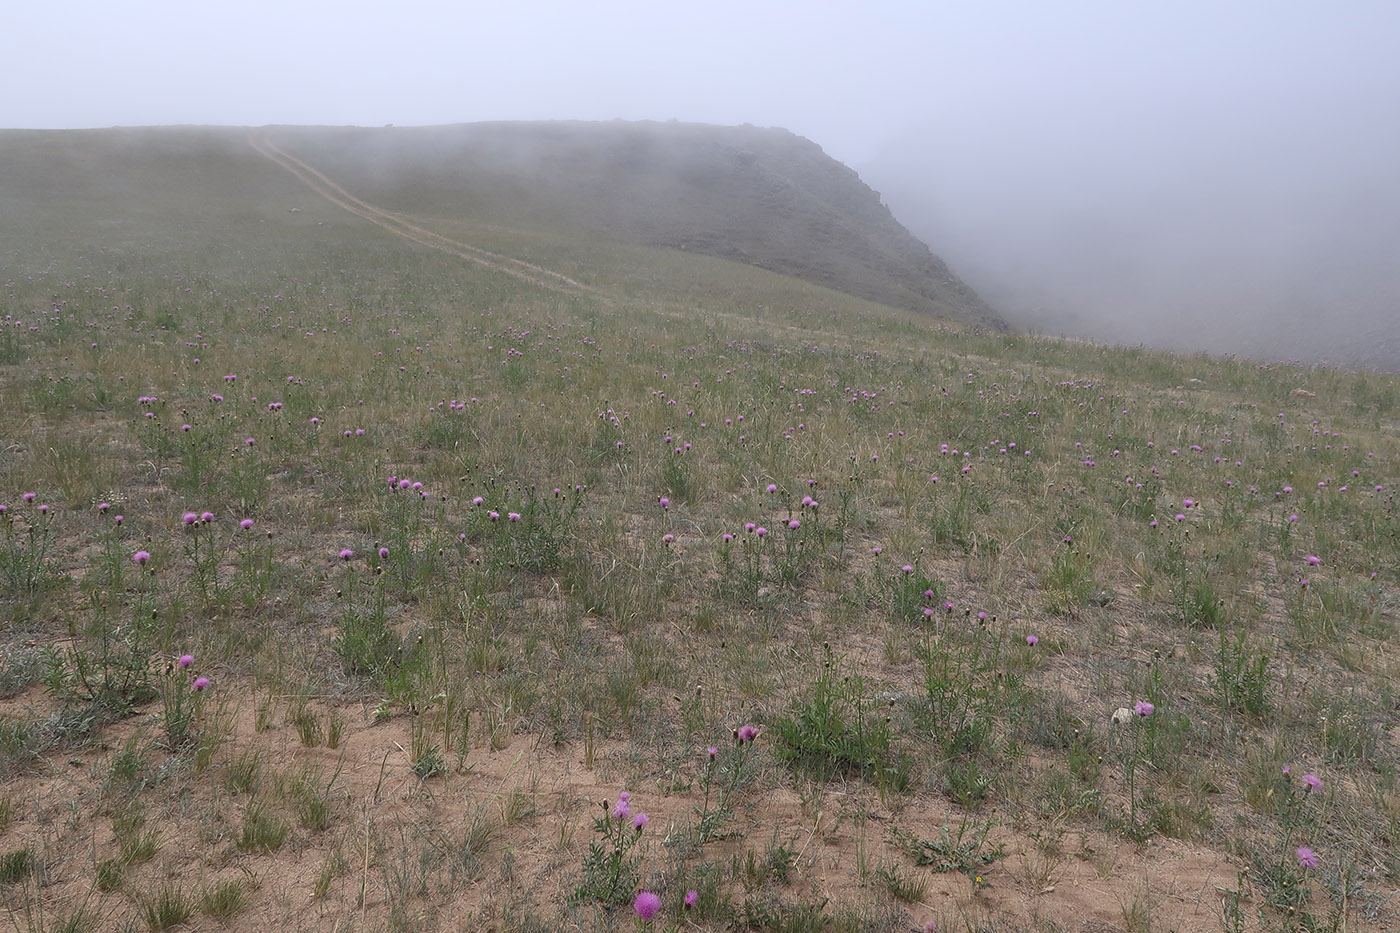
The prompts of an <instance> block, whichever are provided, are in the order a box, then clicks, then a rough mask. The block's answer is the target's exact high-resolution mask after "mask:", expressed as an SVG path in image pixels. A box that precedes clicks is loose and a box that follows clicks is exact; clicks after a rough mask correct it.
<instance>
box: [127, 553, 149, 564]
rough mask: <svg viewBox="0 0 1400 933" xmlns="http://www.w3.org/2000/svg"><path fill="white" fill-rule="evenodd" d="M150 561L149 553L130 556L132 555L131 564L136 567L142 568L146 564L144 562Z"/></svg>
mask: <svg viewBox="0 0 1400 933" xmlns="http://www.w3.org/2000/svg"><path fill="white" fill-rule="evenodd" d="M150 559H151V552H150V551H137V552H136V553H135V554H132V555H131V562H132V563H133V564H136V565H137V566H138V567H139V566H143V565H144V564H145V563H146V561H148V560H150Z"/></svg>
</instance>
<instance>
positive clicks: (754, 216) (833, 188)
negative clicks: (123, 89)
mask: <svg viewBox="0 0 1400 933" xmlns="http://www.w3.org/2000/svg"><path fill="white" fill-rule="evenodd" d="M258 141H265V142H267V143H271V144H272V145H274V146H275V147H277V149H278V151H281V152H285V153H286V154H287V155H289V156H291V157H293V158H295V159H299V160H302V161H303V162H304V164H305V166H306V167H307V168H308V169H313V170H315V171H317V172H320V173H323V175H324V176H325V178H326V179H327V180H328V181H329V182H332V183H334V184H336V185H339V186H341V188H342V189H343V190H344V192H345V193H347V194H348V195H350V196H353V197H355V198H360V199H363V200H364V201H365V202H368V203H369V204H371V205H373V206H374V207H375V208H378V209H382V210H384V211H389V212H393V213H395V214H398V215H404V216H407V217H411V218H415V219H418V220H421V221H422V222H424V223H427V224H429V225H430V226H434V227H437V228H440V229H444V230H461V231H467V232H463V233H460V234H458V235H460V236H463V237H466V238H467V239H468V240H469V239H470V237H471V235H472V234H471V232H470V230H469V229H468V228H471V229H472V230H476V231H478V232H479V231H481V230H483V229H486V228H490V229H491V230H493V231H514V232H515V233H517V234H522V236H520V237H518V238H517V239H518V245H517V247H516V248H517V249H518V250H519V251H521V252H523V253H524V254H525V255H521V256H517V257H516V258H519V259H521V260H525V259H528V258H529V254H530V251H531V249H532V245H531V241H530V237H531V236H534V237H539V236H545V235H547V236H549V237H551V238H553V239H554V240H555V241H560V240H569V239H571V240H572V241H573V242H574V243H578V244H588V243H606V242H616V243H626V244H638V245H643V246H648V247H662V248H666V249H673V250H677V251H685V252H690V253H698V254H707V255H712V256H717V257H721V258H725V259H730V260H736V261H739V262H743V263H746V264H748V265H751V266H755V267H758V268H762V269H766V270H770V271H773V272H778V273H783V274H787V275H791V276H794V277H797V278H801V279H804V280H806V281H809V282H812V283H815V284H819V285H822V286H825V287H827V288H831V289H834V290H837V291H841V292H845V293H846V294H849V295H853V296H856V297H859V298H864V299H867V300H870V301H875V302H878V303H881V304H886V305H890V306H894V307H899V308H906V309H911V310H917V311H923V312H928V313H932V314H936V315H939V316H942V317H947V318H951V319H957V320H962V321H968V322H972V323H976V324H979V325H986V326H991V327H996V328H1002V327H1004V326H1005V325H1004V324H1003V322H1002V321H1001V319H1000V318H999V317H998V316H997V314H996V313H995V312H994V311H993V310H992V309H991V308H990V307H989V306H988V305H987V304H986V303H985V302H983V301H982V300H981V298H979V297H978V295H977V294H976V293H975V292H974V291H973V290H972V289H970V288H968V287H967V286H966V285H965V284H964V283H963V282H962V281H961V280H960V279H959V278H958V277H957V276H956V275H955V274H953V272H952V271H950V270H949V268H948V267H947V265H945V264H944V262H943V261H942V260H941V259H939V258H938V257H937V256H935V255H934V254H933V253H931V252H930V250H929V248H928V246H926V245H925V244H924V243H923V242H922V241H920V240H919V239H918V238H916V237H915V236H914V235H912V234H911V233H910V232H909V231H908V230H906V229H905V228H904V227H903V226H901V225H900V224H899V223H898V222H897V221H896V220H895V219H894V217H893V216H892V215H891V213H890V211H889V209H888V208H887V207H886V206H885V205H884V204H883V203H882V201H881V199H880V197H879V195H878V194H876V193H875V192H874V191H872V190H871V189H870V188H869V187H867V186H866V185H865V184H864V183H862V182H861V180H860V178H859V177H858V176H857V175H856V173H855V172H854V171H853V170H851V169H850V168H848V167H846V166H845V165H842V164H841V163H839V162H837V161H835V160H834V159H832V158H830V157H829V156H827V155H826V154H825V153H824V152H823V151H822V149H821V148H820V147H819V146H817V145H816V144H814V143H812V142H810V141H808V140H806V139H803V138H801V137H798V136H795V135H793V134H791V133H789V132H787V131H784V130H777V129H760V128H756V127H751V126H744V127H719V126H707V125H697V124H681V123H624V122H620V121H619V122H608V123H485V124H466V125H456V126H438V127H414V128H401V127H382V128H373V129H370V128H350V127H264V128H256V129H244V128H230V127H220V128H204V127H166V128H136V129H130V128H127V129H106V130H71V131H69V130H50V131H17V130H12V131H4V132H0V208H3V209H4V211H5V214H6V216H7V218H8V219H9V221H10V222H9V224H7V227H8V228H9V234H10V235H12V236H13V238H14V239H13V240H12V241H11V240H10V238H9V237H7V236H6V235H5V234H3V233H0V248H3V247H4V246H5V245H6V243H7V242H13V244H14V245H13V248H14V249H15V250H16V251H18V252H33V250H34V249H35V248H36V245H37V244H41V243H45V242H47V241H49V240H50V239H52V240H53V241H54V242H58V241H67V242H69V243H70V245H74V246H78V245H81V244H82V243H83V242H90V243H93V244H99V243H103V242H111V239H110V238H111V237H112V236H113V235H114V234H116V235H120V236H121V237H122V238H123V239H124V240H125V241H127V242H130V241H132V240H135V241H138V242H144V243H147V244H149V247H150V248H151V249H153V250H157V251H160V252H169V251H171V250H179V249H182V248H186V249H188V248H193V245H194V244H195V243H199V242H207V243H212V242H216V240H213V239H210V238H212V237H217V236H218V222H219V218H220V217H228V216H231V215H235V214H236V215H238V216H241V217H245V218H247V217H252V216H255V215H256V216H258V217H259V218H260V219H261V222H262V223H264V224H265V225H267V226H269V228H270V229H269V230H268V233H267V235H268V236H269V237H271V236H275V235H281V233H285V232H289V231H287V230H285V229H284V228H287V227H288V226H289V225H294V226H295V225H297V224H300V226H301V227H306V228H307V229H304V230H302V231H301V233H302V235H313V236H317V235H321V231H318V230H312V229H310V228H309V223H308V221H309V215H306V216H307V219H306V220H299V219H297V218H289V217H287V216H286V211H287V210H288V209H290V208H291V207H293V206H295V205H304V206H306V207H307V208H309V207H310V205H311V204H316V205H318V206H319V207H320V208H325V207H326V206H327V204H326V202H325V201H323V200H320V199H319V198H318V197H317V196H316V194H315V192H314V191H313V190H312V189H311V188H309V187H306V186H305V185H304V184H303V183H302V182H301V181H298V179H297V177H295V175H294V173H292V172H289V171H288V170H287V168H286V167H285V166H279V165H278V164H276V163H275V162H274V161H272V160H270V159H269V158H268V157H267V155H266V153H264V152H260V151H259V150H258V149H257V148H255V146H254V143H255V142H258ZM301 209H302V208H301V207H298V208H297V210H301ZM84 237H86V238H87V240H86V241H84V240H83V238H84ZM245 245H249V244H239V245H237V248H239V249H241V248H243V246H245ZM224 246H225V247H227V248H233V247H234V244H227V243H226V244H224Z"/></svg>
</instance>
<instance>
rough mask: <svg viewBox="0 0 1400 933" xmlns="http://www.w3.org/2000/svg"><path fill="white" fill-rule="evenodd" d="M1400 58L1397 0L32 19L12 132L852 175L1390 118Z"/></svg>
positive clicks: (73, 12)
mask: <svg viewBox="0 0 1400 933" xmlns="http://www.w3.org/2000/svg"><path fill="white" fill-rule="evenodd" d="M1397 49H1400V3H1396V2H1394V0H1378V2H1355V0H1353V2H1341V3H1323V2H1321V0H1316V2H1310V3H1299V2H1290V0H1258V2H1255V0H1234V2H1231V0H1215V2H1199V0H1197V2H1191V0H1172V2H1160V0H1159V2H1153V3H1146V2H1134V0H1114V2H1094V3H1090V2H1082V0H1081V2H1076V0H1060V2H1050V0H1022V2H980V0H979V2H971V0H957V2H937V0H936V2H898V3H897V2H868V3H855V2H845V3H834V2H804V3H786V2H763V0H748V2H742V3H736V2H728V0H718V2H716V0H711V2H706V3H687V4H673V3H666V2H664V0H661V2H658V0H650V2H645V3H641V2H614V0H600V2H592V3H585V2H578V0H569V2H540V0H533V2H532V0H523V2H508V0H492V2H470V0H468V2H461V0H457V2H422V0H417V2H415V0H406V2H398V3H386V2H384V0H372V2H363V0H344V2H337V3H321V2H307V0H245V2H243V3H238V4H220V5H217V6H210V5H206V4H192V3H188V2H185V0H180V2H155V0H127V2H122V3H114V2H111V0H70V2H66V3H63V4H58V5H47V6H45V5H42V4H37V3H15V4H11V5H9V9H8V10H7V11H6V14H5V17H4V22H3V23H0V82H3V84H0V86H3V87H4V88H6V92H5V94H4V95H2V96H0V126H4V127H84V126H108V125H118V124H120V125H135V124H168V123H219V124H252V125H257V124H264V123H331V124H343V123H354V124H364V125H377V124H383V123H398V124H422V123H447V122H463V121H474V120H489V119H539V118H572V119H610V118H613V117H623V118H628V119H670V118H673V117H674V118H679V119H681V120H696V121H703V122H720V123H741V122H750V123H755V124H759V125H764V126H775V125H776V126H785V127H788V128H789V129H792V130H794V131H796V132H798V133H801V134H802V135H805V136H809V137H810V138H812V139H814V140H815V141H817V142H818V143H820V144H822V145H823V146H824V147H825V148H826V149H827V150H828V151H829V152H831V153H832V154H833V155H835V156H836V157H837V158H840V159H842V160H844V161H848V162H855V163H859V162H861V161H862V160H864V159H866V158H869V157H870V156H872V155H874V154H875V153H876V152H877V151H879V149H880V148H881V146H882V145H884V144H885V143H886V142H888V141H889V140H890V139H891V138H892V137H894V136H896V135H897V134H898V133H899V131H900V128H901V126H902V125H903V124H906V123H908V122H910V121H916V122H917V121H920V120H923V119H957V118H960V115H961V114H964V113H966V112H968V111H975V112H985V111H987V110H988V109H997V108H1006V109H1008V110H1010V111H1014V112H1017V113H1031V114H1037V115H1039V116H1041V117H1046V118H1050V117H1053V118H1055V119H1063V120H1064V121H1066V124H1067V128H1071V129H1075V130H1083V131H1092V129H1093V128H1094V127H1095V126H1096V125H1098V124H1099V123H1100V122H1101V121H1124V120H1126V121H1128V122H1130V123H1131V122H1133V120H1134V116H1133V114H1134V112H1149V113H1150V112H1153V111H1157V110H1159V109H1160V108H1170V107H1184V108H1205V109H1211V108H1216V107H1218V106H1221V105H1222V102H1226V101H1228V102H1232V104H1233V105H1238V104H1239V103H1244V104H1246V105H1247V104H1249V103H1251V102H1263V101H1288V100H1295V99H1298V98H1306V97H1313V96H1316V95H1318V94H1322V93H1325V92H1327V91H1330V90H1336V91H1344V92H1345V93H1348V94H1352V95H1356V96H1362V97H1367V98H1370V99H1375V100H1376V101H1377V102H1378V103H1379V102H1380V101H1381V100H1383V99H1384V100H1388V101H1390V102H1391V103H1393V102H1394V100H1395V93H1396V90H1397V88H1400V67H1397V65H1396V58H1397ZM1376 119H1378V120H1393V119H1395V112H1394V111H1393V110H1392V111H1390V112H1389V113H1387V112H1384V111H1380V110H1378V111H1377V112H1376ZM1064 144H1065V145H1073V140H1072V139H1068V138H1067V139H1066V140H1065V142H1064Z"/></svg>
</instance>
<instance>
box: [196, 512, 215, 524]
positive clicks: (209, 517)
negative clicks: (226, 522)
mask: <svg viewBox="0 0 1400 933" xmlns="http://www.w3.org/2000/svg"><path fill="white" fill-rule="evenodd" d="M199 520H200V521H202V522H212V521H213V520H214V513H213V512H201V513H200V515H199Z"/></svg>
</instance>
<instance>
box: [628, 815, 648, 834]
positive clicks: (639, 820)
mask: <svg viewBox="0 0 1400 933" xmlns="http://www.w3.org/2000/svg"><path fill="white" fill-rule="evenodd" d="M650 822H651V817H649V816H647V815H646V814H645V813H638V814H637V815H636V816H634V817H632V828H633V829H635V830H636V831H637V832H641V831H642V830H643V829H645V828H646V825H647V824H648V823H650Z"/></svg>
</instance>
